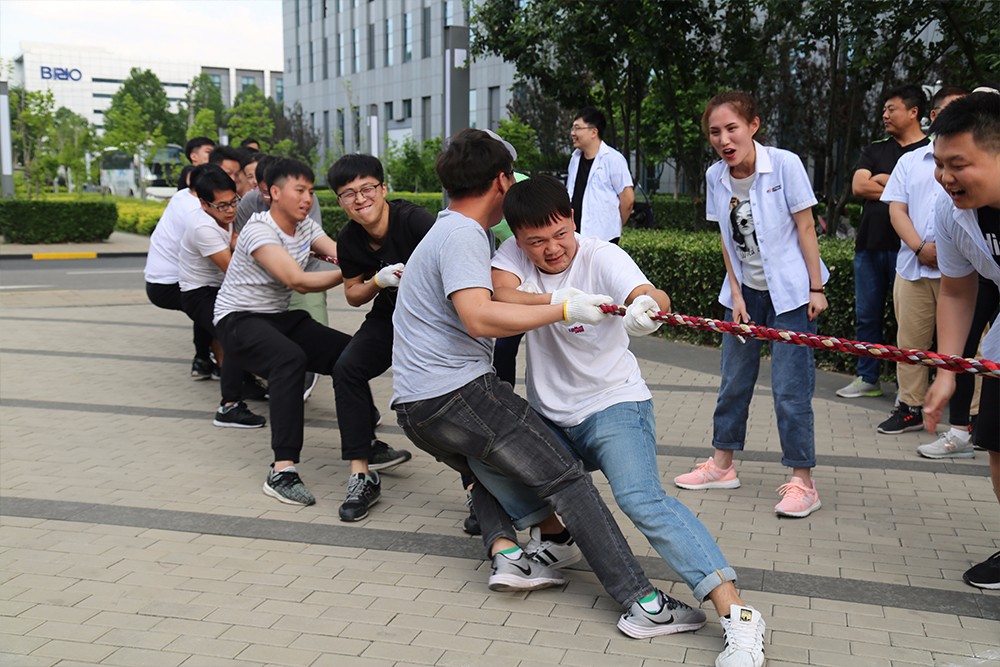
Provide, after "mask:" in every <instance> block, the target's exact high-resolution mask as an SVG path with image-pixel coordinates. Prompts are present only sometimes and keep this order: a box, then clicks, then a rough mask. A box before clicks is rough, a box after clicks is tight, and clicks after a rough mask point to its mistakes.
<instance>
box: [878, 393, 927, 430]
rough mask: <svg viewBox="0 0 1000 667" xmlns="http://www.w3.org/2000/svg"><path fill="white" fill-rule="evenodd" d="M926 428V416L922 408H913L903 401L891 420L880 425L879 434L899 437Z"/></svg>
mask: <svg viewBox="0 0 1000 667" xmlns="http://www.w3.org/2000/svg"><path fill="white" fill-rule="evenodd" d="M923 427H924V414H923V411H922V410H921V409H920V408H911V407H910V406H909V405H907V404H906V403H903V402H902V401H900V402H899V405H898V406H896V409H894V410H893V411H892V414H890V415H889V418H888V419H886V420H885V421H884V422H882V423H881V424H879V425H878V432H879V433H885V434H887V435H898V434H900V433H906V432H908V431H919V430H920V429H922V428H923Z"/></svg>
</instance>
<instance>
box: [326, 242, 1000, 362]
mask: <svg viewBox="0 0 1000 667" xmlns="http://www.w3.org/2000/svg"><path fill="white" fill-rule="evenodd" d="M313 257H315V258H316V259H319V260H322V261H324V262H330V263H331V264H337V263H338V262H337V258H336V257H331V256H329V255H319V254H316V253H313ZM600 308H601V310H603V311H604V312H605V313H608V314H611V315H624V314H625V308H623V307H622V306H618V305H614V304H608V305H606V306H601V307H600ZM651 317H652V319H654V320H657V321H659V322H665V323H666V324H669V325H671V326H675V327H687V328H688V329H697V330H698V331H712V332H714V333H727V334H732V335H733V336H736V337H737V338H739V339H740V342H743V340H744V338H757V339H760V340H769V341H774V342H776V343H789V344H791V345H805V346H806V347H812V348H815V349H817V350H830V351H834V352H846V353H847V354H853V355H856V356H858V357H874V358H876V359H884V360H886V361H892V362H895V363H897V364H911V365H913V366H932V367H934V368H939V369H942V370H946V371H952V372H954V373H973V374H979V375H982V376H984V377H994V378H997V379H1000V364H998V363H997V362H995V361H990V360H989V359H965V358H964V357H956V356H953V355H948V354H938V353H937V352H931V351H929V350H903V349H900V348H898V347H895V346H893V345H879V344H877V343H864V342H861V341H857V340H850V339H847V338H837V337H835V336H824V335H822V334H813V333H802V332H800V331H788V330H787V329H772V328H771V327H762V326H760V325H757V324H737V323H736V322H726V321H725V320H715V319H712V318H710V317H695V316H692V315H681V314H679V313H665V312H663V311H662V310H660V311H657V313H656V315H651Z"/></svg>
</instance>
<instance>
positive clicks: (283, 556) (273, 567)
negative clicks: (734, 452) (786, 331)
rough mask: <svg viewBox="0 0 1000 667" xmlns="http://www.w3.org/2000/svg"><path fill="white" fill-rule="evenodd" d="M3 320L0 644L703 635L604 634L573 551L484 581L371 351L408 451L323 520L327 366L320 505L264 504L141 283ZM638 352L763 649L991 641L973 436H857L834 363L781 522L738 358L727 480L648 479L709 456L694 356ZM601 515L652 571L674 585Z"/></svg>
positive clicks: (567, 644)
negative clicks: (367, 496) (360, 512)
mask: <svg viewBox="0 0 1000 667" xmlns="http://www.w3.org/2000/svg"><path fill="white" fill-rule="evenodd" d="M330 304H331V305H330V321H331V323H332V324H333V326H335V327H337V328H339V329H341V330H344V331H353V330H354V329H356V328H357V326H358V325H359V324H360V322H361V318H362V317H363V314H364V311H363V310H358V309H353V308H349V307H348V306H347V305H346V303H345V302H344V300H343V297H342V295H341V294H339V289H338V290H335V291H334V292H333V293H332V294H331V295H330ZM0 318H2V324H3V326H2V327H0V419H2V422H0V424H2V426H0V431H2V432H0V470H2V473H3V474H2V475H0V495H2V499H0V616H2V619H0V665H16V666H18V667H20V666H22V665H24V666H26V667H27V666H30V665H45V666H48V665H125V666H145V665H149V666H157V665H166V666H178V665H182V666H183V667H200V666H209V665H212V666H216V665H218V666H227V667H236V666H243V665H245V666H254V667H260V666H261V665H301V666H303V667H306V666H308V667H322V666H324V665H336V666H337V667H353V666H359V667H361V666H365V667H376V666H389V665H400V666H402V665H442V666H458V665H476V666H479V665H482V666H487V667H489V666H492V665H497V666H498V667H500V666H502V667H517V666H523V667H528V666H534V665H539V666H541V665H545V666H546V667H552V666H553V665H567V666H569V665H573V666H590V665H594V666H604V665H607V666H614V667H632V666H636V667H638V666H643V667H646V666H648V667H652V666H654V665H678V664H684V665H711V664H714V659H715V656H716V655H717V653H718V652H719V651H720V650H721V648H722V641H721V629H720V627H719V625H718V621H717V620H715V619H714V618H713V619H712V620H710V622H709V624H708V625H707V626H706V627H705V628H704V629H702V630H700V631H699V632H697V633H693V634H682V635H673V636H669V637H659V638H655V639H652V640H633V639H629V638H627V637H625V636H624V635H622V634H620V633H619V632H618V630H617V629H616V628H615V627H614V623H615V621H616V620H617V617H618V615H619V613H620V610H618V609H617V608H616V605H615V603H614V602H613V601H612V600H611V599H610V598H608V597H607V595H606V594H605V593H604V592H603V590H602V589H601V587H600V586H599V585H598V584H597V582H596V580H595V579H594V577H593V575H592V574H591V573H590V572H589V571H588V570H586V569H585V568H581V569H574V570H571V571H570V572H569V574H568V580H569V581H568V583H567V584H566V586H565V587H564V588H561V589H551V590H545V591H537V592H533V593H529V594H519V595H515V594H508V593H494V592H492V591H489V590H488V589H487V587H486V576H487V574H488V571H489V568H488V564H487V563H485V562H484V561H482V560H481V557H480V553H481V544H480V542H479V539H478V538H471V537H468V536H465V535H464V534H463V533H462V532H461V523H462V520H463V518H464V517H465V516H466V510H465V505H464V499H465V498H464V493H463V491H462V490H461V488H460V485H459V483H458V478H457V475H456V474H455V473H453V472H452V471H450V470H447V469H445V468H444V467H443V466H442V465H440V464H438V463H437V462H435V461H433V460H432V459H431V458H430V457H428V456H427V455H425V454H424V453H423V452H420V451H419V450H416V449H415V448H414V447H412V445H410V444H409V443H408V442H407V441H406V438H405V437H404V436H403V434H402V432H401V431H400V429H399V428H398V427H396V426H395V425H394V419H393V418H392V415H391V412H390V411H389V410H388V406H387V402H388V398H389V394H390V385H391V376H390V375H389V374H386V375H385V376H382V377H380V378H378V379H376V380H374V381H373V382H372V389H373V392H374V393H375V396H376V399H377V401H378V403H379V406H380V408H381V409H382V411H383V413H384V415H385V423H384V426H383V427H382V428H380V430H379V434H380V437H381V438H382V439H384V440H386V441H387V442H389V444H390V445H392V446H394V447H406V448H408V449H410V450H411V451H413V452H414V458H413V460H412V461H411V462H409V463H408V464H406V465H404V466H401V467H400V468H397V469H396V470H394V471H391V472H388V473H387V474H385V475H384V476H383V488H382V494H383V495H382V502H381V503H380V504H379V505H377V506H376V507H375V508H374V509H373V511H372V513H371V515H370V517H369V518H368V519H367V520H365V521H362V522H359V523H357V524H350V525H347V524H343V523H341V522H340V521H339V520H338V518H337V511H336V510H337V507H338V506H339V504H340V502H341V501H342V499H343V494H344V489H345V486H346V485H345V482H346V479H347V475H348V470H347V467H346V466H345V464H344V462H342V461H341V460H340V446H339V442H338V439H337V437H338V436H337V431H336V428H335V424H336V414H335V411H334V407H333V392H332V387H331V386H330V383H329V381H326V382H321V384H320V386H319V387H318V388H317V390H316V392H315V393H314V394H313V397H312V398H311V399H310V401H309V402H308V403H307V404H306V418H307V422H306V444H305V449H304V452H303V456H304V458H303V461H302V464H301V465H300V471H301V473H302V476H303V478H304V480H305V481H306V483H307V484H308V485H309V487H310V489H311V490H312V491H313V492H314V493H315V495H316V497H317V501H318V502H317V504H316V505H315V506H313V507H293V506H288V505H281V504H279V503H277V502H275V501H273V500H271V499H269V498H267V497H266V496H264V495H263V494H262V493H261V492H260V485H261V483H262V481H263V478H264V474H265V472H266V468H267V464H268V462H269V455H270V448H269V445H268V443H269V433H268V431H267V429H266V428H265V429H263V430H260V431H243V430H240V429H219V428H214V427H213V426H212V423H211V415H212V411H213V410H214V406H215V405H216V403H217V401H218V385H217V384H215V383H212V382H192V381H191V380H190V379H189V378H188V366H189V364H190V351H189V350H190V341H189V340H188V339H189V337H190V327H189V325H188V323H187V320H186V319H185V318H183V316H182V315H181V314H180V313H173V312H168V311H163V310H159V309H157V308H154V307H153V306H151V305H150V304H148V302H147V301H146V298H145V295H144V293H143V291H142V289H141V286H137V287H136V289H134V290H93V291H56V292H34V293H20V292H0ZM635 349H636V350H637V354H638V355H639V356H640V360H641V363H642V366H643V371H644V374H645V377H646V380H647V382H648V383H649V384H650V386H651V389H652V390H653V394H654V401H655V404H656V416H657V422H658V428H659V433H658V438H659V445H660V452H661V454H662V456H660V457H659V463H660V466H661V476H662V479H663V481H664V487H665V488H666V489H667V492H668V493H671V494H676V495H678V497H680V498H681V500H682V501H683V502H684V503H685V504H687V505H688V506H689V507H690V508H691V509H692V510H693V511H695V512H696V513H697V514H698V515H699V517H700V518H701V519H702V520H703V521H704V522H705V523H706V525H707V526H708V528H709V530H710V531H712V533H713V535H715V536H716V537H717V538H718V540H719V543H720V545H721V547H722V549H723V552H724V553H725V554H726V555H727V557H728V558H729V559H730V561H731V562H732V564H733V565H734V566H735V567H736V568H737V569H738V571H739V572H740V574H741V584H742V585H743V587H744V590H743V593H744V597H745V598H746V599H747V600H748V601H749V602H750V603H751V604H753V605H754V606H756V607H758V608H759V609H761V611H762V612H763V613H764V614H765V617H766V619H767V622H768V637H767V641H768V644H767V654H768V665H770V666H771V667H782V666H787V665H830V666H840V665H843V666H844V667H867V666H869V665H870V666H873V667H878V666H886V667H888V666H894V667H895V666H898V667H902V666H911V665H924V666H927V665H940V666H942V667H944V666H953V667H973V666H980V665H997V664H1000V593H997V592H981V591H977V590H975V589H972V588H970V587H968V586H966V585H965V584H963V583H962V582H961V573H962V572H963V571H964V570H965V569H966V568H967V567H968V566H969V565H970V564H972V563H974V562H978V561H979V560H982V559H983V558H985V557H986V556H988V555H989V554H990V553H992V552H994V551H996V550H997V549H998V548H1000V512H998V509H997V503H996V501H995V499H994V497H993V495H992V492H991V490H990V485H989V482H988V477H986V476H985V475H986V471H985V468H986V456H985V455H982V454H980V455H979V456H978V457H977V458H976V459H975V460H971V461H961V462H952V463H949V464H943V465H939V464H937V463H934V462H921V461H919V460H918V459H917V458H916V453H915V449H916V446H917V445H918V444H920V443H923V442H928V441H930V440H931V439H932V437H931V436H930V435H928V434H926V433H920V434H905V435H901V436H886V435H879V434H876V432H875V426H876V425H877V423H878V422H879V421H880V420H881V419H883V418H884V416H885V414H887V412H888V409H887V408H888V407H891V402H890V401H889V400H887V399H886V400H870V401H845V400H842V399H838V398H836V397H835V396H834V395H833V391H832V390H830V388H831V387H836V386H839V384H842V381H843V378H842V377H839V376H831V375H830V374H825V373H820V374H819V376H820V378H819V383H820V386H819V387H818V389H817V392H816V400H815V409H816V433H817V452H818V454H819V455H820V457H821V458H820V467H819V468H817V472H816V478H817V485H818V487H819V489H820V493H821V496H822V499H823V509H822V510H821V511H819V512H817V513H815V514H813V515H812V516H810V517H808V518H806V519H801V520H789V519H778V518H777V517H776V516H775V515H774V514H773V512H772V507H773V505H774V503H775V502H776V499H777V496H776V494H775V489H776V488H777V487H778V486H779V485H780V484H781V483H783V482H784V481H786V473H785V470H784V469H782V468H781V466H780V464H779V463H778V462H777V460H778V457H779V456H780V448H779V446H778V443H777V431H776V427H775V423H774V417H773V411H772V405H771V398H770V392H769V390H768V388H767V387H766V386H764V385H766V382H767V373H766V372H764V371H763V370H762V373H761V383H762V384H761V386H760V387H759V390H758V395H757V396H756V397H755V399H754V401H753V403H752V405H751V418H750V437H749V441H748V443H747V453H746V455H745V456H744V457H743V458H742V459H741V460H740V462H739V463H738V466H739V473H740V479H741V480H742V482H743V486H742V487H741V488H740V489H736V490H733V491H705V492H692V491H680V490H678V489H675V488H674V487H673V485H672V484H671V482H670V480H671V479H672V478H673V477H674V476H675V475H677V474H679V473H681V472H684V471H686V470H688V469H690V467H691V466H692V465H693V463H695V462H696V461H699V460H702V459H704V458H705V457H706V456H708V455H709V452H710V446H709V443H710V440H711V416H712V410H713V408H714V404H715V394H716V389H717V387H718V378H717V371H716V368H717V363H718V357H717V352H716V351H714V350H703V349H695V348H689V347H688V346H685V345H682V344H678V343H667V342H664V341H662V340H642V341H637V342H636V343H635ZM522 358H523V355H522ZM700 359H708V360H709V361H708V362H703V361H699V360H700ZM522 363H523V359H522ZM522 377H523V367H522ZM252 407H253V408H255V409H256V410H257V411H264V412H265V413H266V406H265V405H264V404H261V403H255V404H252ZM824 458H825V460H826V461H829V462H832V464H824ZM595 481H596V482H597V484H598V488H599V489H600V490H601V492H602V494H603V495H604V496H605V498H606V500H607V501H608V503H609V506H611V507H612V508H613V509H614V504H613V499H612V497H611V494H610V490H609V489H608V486H607V484H606V482H605V481H604V480H603V479H602V478H600V477H599V476H598V477H595ZM614 512H615V516H616V518H618V519H619V522H620V524H621V525H622V527H623V530H624V532H625V534H626V536H627V538H628V540H629V543H630V544H631V546H632V548H633V549H634V551H635V553H636V554H637V555H638V556H640V558H642V560H643V564H644V565H645V566H647V569H648V571H649V572H650V574H651V576H653V577H654V580H655V581H656V582H657V583H658V584H659V585H661V586H662V587H663V588H664V589H665V590H667V591H668V592H670V593H671V594H673V595H675V596H676V597H679V598H681V599H682V600H685V601H687V602H689V603H690V602H692V600H691V596H690V592H689V591H688V589H687V588H686V586H684V585H683V584H681V583H678V580H677V578H676V576H675V575H674V574H673V573H672V572H670V571H669V570H668V569H667V568H665V567H663V566H662V564H661V563H660V561H659V559H658V558H657V557H656V554H655V553H654V552H653V551H652V550H651V549H650V547H649V545H648V543H646V541H645V539H644V538H643V537H642V535H641V534H639V532H638V531H637V530H636V529H635V528H634V527H632V526H631V524H630V523H629V522H628V521H627V520H623V519H624V517H622V515H621V513H620V512H618V511H617V509H614ZM710 606H711V605H708V607H710ZM710 617H714V614H710Z"/></svg>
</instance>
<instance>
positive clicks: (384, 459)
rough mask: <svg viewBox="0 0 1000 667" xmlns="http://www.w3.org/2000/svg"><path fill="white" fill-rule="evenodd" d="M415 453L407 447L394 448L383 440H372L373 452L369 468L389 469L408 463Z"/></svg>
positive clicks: (370, 456) (369, 460) (369, 458)
mask: <svg viewBox="0 0 1000 667" xmlns="http://www.w3.org/2000/svg"><path fill="white" fill-rule="evenodd" d="M411 458H413V455H412V454H410V453H409V452H408V451H406V450H405V449H393V448H392V447H390V446H389V445H387V444H386V443H384V442H382V441H381V440H372V453H371V454H370V455H369V456H368V469H369V470H378V471H382V470H389V469H390V468H395V467H396V466H398V465H399V464H401V463H406V462H407V461H409V460H410V459H411Z"/></svg>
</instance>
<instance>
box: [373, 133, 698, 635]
mask: <svg viewBox="0 0 1000 667" xmlns="http://www.w3.org/2000/svg"><path fill="white" fill-rule="evenodd" d="M436 168H437V172H438V176H439V177H440V178H441V183H442V184H443V185H444V188H445V190H447V192H448V195H449V197H450V198H451V204H450V205H449V207H448V209H447V210H446V211H443V212H442V213H441V215H440V216H439V218H438V220H437V222H436V223H435V224H434V226H433V227H432V228H431V231H430V232H428V234H427V236H425V237H424V240H423V241H422V242H421V243H420V245H419V246H417V248H416V250H414V252H413V254H412V255H411V256H410V259H409V261H408V262H407V264H406V273H405V274H404V276H403V278H402V280H401V281H400V285H399V295H398V298H397V301H396V310H395V313H394V314H393V325H394V326H395V329H396V337H395V343H394V345H393V354H392V361H393V399H392V407H393V408H394V409H395V410H396V414H397V418H398V421H399V425H400V426H401V427H402V428H403V431H404V432H405V433H406V435H407V437H409V438H410V440H412V441H413V443H414V444H415V445H416V446H417V447H419V448H420V449H423V450H424V451H426V452H428V453H429V454H431V455H432V456H434V457H435V458H437V459H438V460H439V461H442V462H444V463H446V464H448V465H449V466H451V467H452V468H454V469H456V470H458V471H460V472H465V473H468V472H469V464H468V459H469V458H474V459H476V460H478V461H480V462H482V463H483V464H484V465H486V466H489V467H491V468H494V469H495V470H497V471H498V472H499V473H501V474H503V475H505V476H508V477H511V478H513V479H516V480H518V481H520V482H522V483H524V484H525V485H527V486H528V487H530V488H532V489H533V490H535V491H537V493H538V495H539V496H541V497H542V498H544V499H545V500H546V501H548V502H549V503H550V504H551V505H552V506H553V508H554V509H555V511H556V512H558V513H559V515H560V516H562V518H563V520H564V521H565V523H566V526H567V527H568V528H569V530H570V531H571V532H572V534H573V536H574V538H575V539H576V541H577V543H578V544H579V545H580V550H581V551H583V554H584V555H585V556H586V557H587V561H588V562H589V563H590V566H591V568H592V569H593V571H594V573H595V574H596V575H597V577H598V579H600V581H601V583H602V584H603V585H604V587H605V589H606V590H607V591H608V593H610V594H611V595H612V597H614V598H615V600H616V601H618V603H619V604H621V605H622V606H624V607H626V608H627V609H628V611H626V614H628V615H629V616H630V618H636V617H640V616H641V618H642V620H643V622H646V623H647V625H648V627H649V628H650V634H649V636H652V635H653V634H665V633H666V632H668V631H669V632H677V631H679V630H683V629H694V627H693V626H692V627H681V625H682V622H680V621H678V622H677V623H673V624H672V625H671V626H670V627H669V629H667V624H666V623H662V621H655V620H650V619H654V618H660V619H662V620H666V619H667V617H668V616H669V617H670V618H671V619H672V618H674V617H675V616H683V615H687V614H688V612H694V610H691V609H690V608H689V607H686V605H683V603H680V602H677V601H675V600H671V599H669V598H666V597H665V596H663V595H662V594H660V593H658V592H657V591H656V589H655V588H653V585H652V584H650V583H649V580H648V579H647V578H646V576H645V574H643V572H642V568H640V567H639V564H638V562H637V561H636V559H635V556H633V554H632V550H631V548H630V547H629V545H628V543H627V542H626V541H625V538H624V537H623V536H622V533H621V530H620V529H619V528H618V525H617V524H616V523H615V520H614V519H613V518H612V516H611V514H610V512H609V511H608V508H607V506H606V505H605V504H604V501H603V500H601V496H600V494H599V493H598V492H597V490H596V489H595V488H594V485H593V483H592V482H591V481H590V478H589V477H588V476H587V475H586V474H585V473H583V472H582V470H581V469H580V468H579V466H578V465H577V464H576V462H575V461H574V459H573V457H572V455H570V453H569V452H568V451H567V450H566V449H565V448H564V447H563V446H562V444H560V443H559V442H558V441H557V440H556V438H555V436H554V435H553V434H552V432H551V431H549V429H548V427H547V426H546V425H545V423H544V422H543V421H542V420H541V418H540V417H538V415H537V414H535V412H534V411H532V409H531V408H530V407H529V406H528V404H527V402H525V400H524V399H523V398H521V397H520V396H517V395H516V394H515V393H514V392H513V390H512V388H511V386H510V385H509V384H507V383H505V382H500V381H499V380H498V379H497V377H496V374H495V373H494V372H493V368H492V364H491V357H492V344H491V340H490V339H491V338H493V337H495V336H510V335H512V334H516V333H521V332H524V331H527V330H530V329H535V328H538V327H541V326H545V325H548V324H552V323H555V322H560V321H564V320H565V321H569V322H580V323H582V324H596V323H599V322H601V321H603V320H604V319H605V318H606V317H607V316H606V315H605V314H604V313H603V312H602V311H601V310H600V308H599V305H601V304H605V303H610V302H611V297H608V296H604V295H593V294H585V293H582V292H580V293H576V294H574V295H572V296H569V297H568V298H563V297H562V296H559V295H553V299H552V301H553V303H551V304H549V305H533V306H528V305H521V304H512V303H500V302H495V301H493V300H492V280H491V273H490V254H491V247H492V244H491V241H490V239H489V237H488V235H487V230H489V229H490V228H491V227H492V226H493V225H496V224H497V223H498V222H500V219H501V218H502V217H503V200H504V196H505V195H506V193H507V190H508V189H509V188H510V186H511V185H513V183H514V170H513V167H512V164H511V157H510V154H509V153H508V152H507V149H506V148H505V147H504V146H503V144H501V143H500V142H499V141H497V140H496V139H494V138H493V137H491V136H490V135H488V134H487V133H485V132H483V131H481V130H473V129H469V130H463V131H462V132H460V133H458V134H457V135H456V136H454V137H452V138H451V140H450V143H449V145H448V148H447V149H446V150H445V152H444V153H443V154H442V155H441V156H440V157H439V158H438V161H437V166H436ZM472 502H473V505H474V506H475V510H476V514H478V516H479V520H480V524H481V525H482V533H483V544H484V545H485V547H486V549H487V553H488V555H489V556H490V557H491V559H492V561H493V572H492V574H491V575H490V578H489V586H490V589H492V590H500V591H507V590H533V589H537V588H545V587H548V586H556V585H560V584H562V583H563V582H564V579H563V577H562V575H561V574H560V573H559V572H557V571H555V570H552V569H550V568H549V567H547V566H546V565H544V564H542V563H541V562H539V561H535V560H533V559H531V558H529V557H528V556H527V555H526V554H525V553H524V551H522V550H521V548H520V546H518V544H517V542H516V537H517V535H516V533H515V531H514V527H513V525H511V521H510V517H509V516H507V513H506V512H505V511H504V510H503V509H502V508H501V507H500V505H499V504H498V503H497V501H496V499H495V498H493V496H491V495H490V494H489V491H487V490H485V488H483V486H482V485H481V484H475V485H474V486H473V490H472ZM661 602H662V604H661ZM668 604H669V605H671V606H670V607H669V608H670V610H671V613H670V614H667V613H661V612H662V611H663V610H664V609H665V608H666V607H664V606H663V605H668ZM681 610H685V611H684V613H683V614H682V613H681ZM701 623H704V615H703V614H702V615H701Z"/></svg>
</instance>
